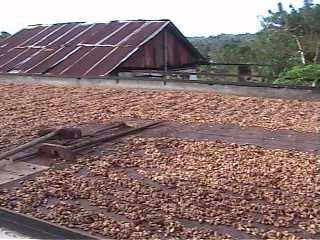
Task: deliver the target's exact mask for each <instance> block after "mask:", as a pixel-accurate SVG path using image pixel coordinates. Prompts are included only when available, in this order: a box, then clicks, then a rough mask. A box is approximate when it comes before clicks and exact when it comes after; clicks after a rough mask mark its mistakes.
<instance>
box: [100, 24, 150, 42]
mask: <svg viewBox="0 0 320 240" xmlns="http://www.w3.org/2000/svg"><path fill="white" fill-rule="evenodd" d="M142 25H144V22H127V23H126V24H124V25H123V27H122V28H121V29H119V31H117V32H115V34H114V35H112V36H111V37H110V38H108V39H106V40H105V41H103V42H102V44H110V45H116V44H119V43H122V42H123V40H125V38H126V37H128V36H130V35H131V34H134V33H135V31H136V30H137V29H138V28H139V27H141V26H142Z"/></svg>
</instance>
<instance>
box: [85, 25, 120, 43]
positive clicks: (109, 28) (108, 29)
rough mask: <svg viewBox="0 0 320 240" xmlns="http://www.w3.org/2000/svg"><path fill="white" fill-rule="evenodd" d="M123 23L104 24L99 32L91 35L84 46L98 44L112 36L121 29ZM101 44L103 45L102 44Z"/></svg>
mask: <svg viewBox="0 0 320 240" xmlns="http://www.w3.org/2000/svg"><path fill="white" fill-rule="evenodd" d="M124 24H125V23H120V22H116V21H114V22H110V23H109V24H106V25H105V26H104V27H103V28H102V29H101V30H100V31H98V32H96V33H95V34H93V35H92V36H91V37H90V38H89V39H87V41H85V42H84V43H86V44H99V43H102V42H103V41H104V40H105V39H107V38H108V37H109V36H110V35H112V34H114V33H115V32H116V31H117V30H118V29H119V28H121V27H122V26H123V25H124ZM102 44H103V43H102Z"/></svg>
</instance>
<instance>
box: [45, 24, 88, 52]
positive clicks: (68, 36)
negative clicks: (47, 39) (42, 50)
mask: <svg viewBox="0 0 320 240" xmlns="http://www.w3.org/2000/svg"><path fill="white" fill-rule="evenodd" d="M87 28H88V26H86V25H81V24H78V25H76V26H75V27H74V28H72V29H70V30H69V31H67V32H65V33H64V34H62V35H61V36H59V37H58V38H56V39H55V40H54V41H52V42H51V43H50V45H49V46H50V47H59V46H63V45H68V42H69V41H71V40H72V39H74V38H75V37H77V36H78V35H79V34H81V33H83V31H85V30H86V29H87Z"/></svg>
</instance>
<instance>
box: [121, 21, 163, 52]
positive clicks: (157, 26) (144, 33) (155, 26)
mask: <svg viewBox="0 0 320 240" xmlns="http://www.w3.org/2000/svg"><path fill="white" fill-rule="evenodd" d="M167 23H168V22H154V23H152V24H148V25H146V26H145V27H144V28H143V29H141V31H140V32H139V33H137V34H135V35H132V36H131V37H130V38H128V39H127V41H126V42H125V43H126V44H128V45H133V46H139V45H140V44H142V43H143V42H144V41H146V40H148V38H150V37H153V34H156V33H157V32H159V31H160V30H161V29H162V28H163V27H165V26H166V25H167Z"/></svg>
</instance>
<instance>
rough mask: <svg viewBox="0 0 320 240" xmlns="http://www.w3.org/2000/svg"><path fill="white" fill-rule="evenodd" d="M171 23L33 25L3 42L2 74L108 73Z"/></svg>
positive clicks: (90, 74)
mask: <svg viewBox="0 0 320 240" xmlns="http://www.w3.org/2000/svg"><path fill="white" fill-rule="evenodd" d="M169 23H170V21H169V20H159V21H146V20H135V21H112V22H109V23H95V24H86V23H60V24H52V25H34V26H29V27H27V28H25V29H23V30H21V31H19V32H18V33H16V34H15V35H13V36H11V37H10V38H8V39H7V40H5V41H3V42H1V43H0V73H25V74H52V75H66V76H68V75H69V76H106V75H108V74H109V73H110V72H112V71H113V70H114V69H115V68H116V67H117V66H119V65H120V64H121V63H122V62H124V61H125V60H126V59H128V58H129V57H130V56H131V55H132V54H133V53H135V52H136V51H137V50H139V48H140V47H141V46H142V45H144V44H145V43H146V42H147V41H149V40H151V39H152V38H153V37H155V36H156V35H157V34H158V33H159V32H160V31H161V30H162V29H164V28H165V27H166V26H167V25H168V24H169Z"/></svg>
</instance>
